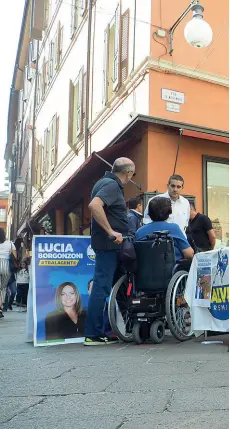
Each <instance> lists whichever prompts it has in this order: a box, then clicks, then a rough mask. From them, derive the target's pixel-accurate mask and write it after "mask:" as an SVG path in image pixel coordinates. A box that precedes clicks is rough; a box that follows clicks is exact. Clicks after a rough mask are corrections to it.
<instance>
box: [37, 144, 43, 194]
mask: <svg viewBox="0 0 230 429" xmlns="http://www.w3.org/2000/svg"><path fill="white" fill-rule="evenodd" d="M41 169H42V142H41V141H40V142H39V145H38V168H37V186H38V188H40V187H41Z"/></svg>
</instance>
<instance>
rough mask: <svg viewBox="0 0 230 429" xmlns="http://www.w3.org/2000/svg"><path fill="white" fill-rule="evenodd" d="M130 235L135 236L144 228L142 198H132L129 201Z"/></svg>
mask: <svg viewBox="0 0 230 429" xmlns="http://www.w3.org/2000/svg"><path fill="white" fill-rule="evenodd" d="M127 207H128V209H129V212H128V222H129V234H130V235H132V236H135V234H136V232H137V230H138V229H139V228H140V227H141V226H142V220H143V204H142V199H141V197H136V198H130V199H129V200H128V201H127Z"/></svg>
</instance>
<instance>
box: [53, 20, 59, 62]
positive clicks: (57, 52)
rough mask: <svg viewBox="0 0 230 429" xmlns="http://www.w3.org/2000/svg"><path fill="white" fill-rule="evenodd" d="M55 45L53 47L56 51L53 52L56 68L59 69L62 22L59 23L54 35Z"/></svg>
mask: <svg viewBox="0 0 230 429" xmlns="http://www.w3.org/2000/svg"><path fill="white" fill-rule="evenodd" d="M53 45H54V48H53V49H54V52H53V56H54V69H55V70H57V69H58V67H59V62H60V22H59V23H58V28H57V32H56V34H55V37H54V42H53Z"/></svg>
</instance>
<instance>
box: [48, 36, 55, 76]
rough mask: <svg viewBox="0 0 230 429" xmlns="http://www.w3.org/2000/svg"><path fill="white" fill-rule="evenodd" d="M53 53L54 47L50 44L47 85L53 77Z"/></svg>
mask: <svg viewBox="0 0 230 429" xmlns="http://www.w3.org/2000/svg"><path fill="white" fill-rule="evenodd" d="M53 51H54V45H53V42H51V43H50V45H49V58H48V83H50V82H51V80H52V77H53V67H54V63H53Z"/></svg>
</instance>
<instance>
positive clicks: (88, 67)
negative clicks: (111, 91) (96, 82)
mask: <svg viewBox="0 0 230 429" xmlns="http://www.w3.org/2000/svg"><path fill="white" fill-rule="evenodd" d="M92 10H93V0H89V9H88V42H87V64H86V83H85V86H86V87H85V130H84V131H85V139H84V140H85V159H87V158H88V155H89V150H88V149H89V148H88V139H89V89H90V59H91V27H92Z"/></svg>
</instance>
